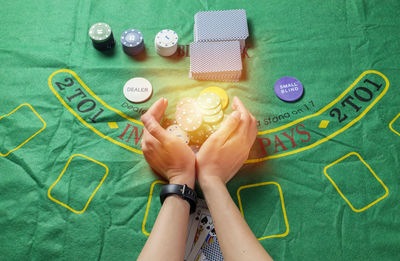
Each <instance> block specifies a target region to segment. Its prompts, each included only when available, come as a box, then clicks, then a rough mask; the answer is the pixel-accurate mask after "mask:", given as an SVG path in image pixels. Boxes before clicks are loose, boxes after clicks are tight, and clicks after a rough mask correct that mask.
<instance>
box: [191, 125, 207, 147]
mask: <svg viewBox="0 0 400 261" xmlns="http://www.w3.org/2000/svg"><path fill="white" fill-rule="evenodd" d="M211 134H212V127H211V126H210V125H208V124H203V125H202V126H201V127H200V128H198V129H197V130H195V131H193V132H189V133H188V135H189V138H190V142H191V143H192V144H203V143H204V142H205V141H206V140H207V138H208V137H210V135H211Z"/></svg>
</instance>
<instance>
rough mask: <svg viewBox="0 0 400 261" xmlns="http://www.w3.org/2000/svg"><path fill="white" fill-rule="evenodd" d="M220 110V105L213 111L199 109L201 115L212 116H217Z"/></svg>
mask: <svg viewBox="0 0 400 261" xmlns="http://www.w3.org/2000/svg"><path fill="white" fill-rule="evenodd" d="M221 109H222V106H221V104H220V105H218V106H217V108H215V109H209V110H205V109H201V112H202V113H203V115H206V116H212V115H215V114H218V113H219V112H220V111H221Z"/></svg>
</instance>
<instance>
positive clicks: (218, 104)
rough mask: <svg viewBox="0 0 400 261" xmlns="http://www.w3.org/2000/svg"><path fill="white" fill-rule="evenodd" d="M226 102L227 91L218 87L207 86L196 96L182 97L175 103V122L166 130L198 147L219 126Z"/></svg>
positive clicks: (227, 100) (195, 147) (193, 147)
mask: <svg viewBox="0 0 400 261" xmlns="http://www.w3.org/2000/svg"><path fill="white" fill-rule="evenodd" d="M228 103H229V98H228V95H227V93H226V92H225V91H224V90H223V89H221V88H219V87H208V88H206V89H204V90H203V91H201V92H200V94H199V96H198V97H197V98H184V99H182V100H181V101H179V102H178V104H177V105H176V112H175V120H176V124H173V125H170V126H168V127H167V131H169V132H171V133H172V134H173V135H175V136H176V137H178V138H180V139H182V140H183V141H184V142H185V143H186V144H188V145H190V146H191V147H192V149H194V150H195V149H198V148H199V146H200V145H201V144H203V143H204V141H205V140H206V139H207V138H208V137H209V136H210V135H211V134H212V133H214V132H215V131H216V130H217V129H218V128H219V126H220V123H221V122H222V121H223V119H224V116H225V114H224V109H225V108H226V107H227V106H228Z"/></svg>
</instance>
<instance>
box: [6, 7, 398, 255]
mask: <svg viewBox="0 0 400 261" xmlns="http://www.w3.org/2000/svg"><path fill="white" fill-rule="evenodd" d="M230 9H244V10H245V11H246V15H247V23H248V30H249V36H248V38H247V39H246V40H245V43H244V46H243V49H242V53H241V59H242V66H243V68H242V72H241V76H240V79H239V81H214V80H196V79H193V78H190V77H189V70H190V63H191V55H190V44H191V43H192V42H194V40H193V39H194V38H193V37H194V36H193V33H194V27H195V23H194V21H195V20H194V16H195V14H196V13H198V12H200V11H211V10H230ZM0 16H1V17H2V19H1V20H2V21H1V25H2V26H1V28H2V30H1V34H0V39H1V41H0V60H1V63H0V67H1V70H0V77H1V83H0V101H1V102H0V260H135V259H136V258H137V257H138V255H139V253H140V251H141V249H142V248H143V246H144V244H145V242H146V240H147V238H148V236H149V234H150V232H151V229H152V227H153V224H154V222H155V220H156V217H157V214H158V211H159V210H160V208H161V203H160V200H159V192H160V189H161V187H162V186H163V184H165V181H163V180H162V179H160V178H159V177H158V176H157V175H155V174H154V173H153V171H152V170H151V168H150V167H149V166H148V164H147V162H146V161H145V158H144V156H143V152H142V150H141V146H140V141H141V138H142V136H143V128H144V127H143V123H142V122H141V121H140V117H141V116H142V115H143V114H144V113H145V112H146V111H147V110H148V109H149V107H150V106H151V104H153V103H154V102H155V101H157V100H158V99H159V98H161V97H165V98H167V99H168V103H169V105H168V108H167V110H166V113H165V117H164V120H163V123H162V124H165V125H168V124H167V123H168V122H172V121H174V120H175V119H174V118H175V116H176V114H175V110H176V106H177V104H178V103H179V101H181V100H182V99H185V98H188V97H189V98H194V99H195V98H196V97H198V96H199V95H200V94H201V93H202V91H203V90H204V89H206V88H209V87H218V88H220V89H222V90H223V91H224V92H225V93H226V94H227V96H228V100H225V102H227V106H226V108H225V110H224V114H225V115H229V114H230V113H231V112H232V108H231V105H232V101H233V97H234V96H237V97H239V98H240V99H241V101H242V102H243V103H244V104H245V106H246V107H247V108H248V109H249V111H250V112H251V113H252V114H253V115H254V116H255V118H256V119H257V127H258V135H257V138H256V140H255V142H254V144H253V146H252V148H251V151H250V153H249V157H248V159H247V160H246V162H245V164H244V165H243V167H242V168H241V169H240V171H239V173H238V174H237V175H236V176H235V177H234V178H233V179H232V180H231V181H230V182H229V183H228V184H227V187H228V190H229V192H230V194H231V196H232V198H233V200H234V202H235V203H236V204H237V206H238V208H239V210H240V212H241V213H242V215H243V217H244V218H245V220H246V221H247V223H248V224H249V226H250V228H251V230H252V231H253V232H254V234H255V235H256V237H257V238H258V240H259V242H260V243H261V244H262V246H263V247H264V248H265V249H266V250H267V251H268V253H269V254H270V255H271V256H272V258H274V259H275V260H322V259H323V260H399V257H400V217H399V213H400V212H399V211H400V207H399V201H400V194H399V193H400V89H399V88H400V87H398V85H400V2H399V1H398V0H390V1H389V0H388V1H377V0H369V1H361V0H352V1H333V0H330V1H315V0H310V1H304V0H301V1H288V0H284V1H282V0H281V1H278V0H254V1H240V0H224V1H215V0H209V1H156V0H148V1H136V0H133V1H121V0H115V1H104V0H98V1H59V0H56V1H44V0H36V1H21V0H15V1H3V4H2V7H1V9H0ZM100 22H101V23H106V24H108V25H109V26H110V29H111V30H112V35H113V38H114V40H115V41H114V42H112V41H111V40H110V41H111V42H109V43H108V44H109V45H108V46H107V47H106V49H107V48H108V49H107V50H100V49H101V48H99V45H101V44H102V42H101V41H103V40H102V39H100V40H99V39H97V40H98V42H99V43H97V45H96V43H95V42H94V40H93V38H92V39H91V36H90V35H89V29H90V28H91V26H92V25H94V24H96V23H100ZM107 28H108V27H107ZM128 29H135V31H131V32H138V31H140V33H141V37H142V38H141V42H140V43H138V45H137V48H136V49H132V45H129V44H127V45H124V43H122V42H123V41H121V37H120V36H121V34H123V33H124V32H125V31H127V30H128ZM164 29H170V30H173V31H174V32H176V34H177V35H178V36H179V40H178V42H177V43H175V48H176V51H175V52H173V54H172V55H164V56H163V55H160V52H161V51H164V52H168V51H170V50H171V49H168V48H167V49H165V50H164V49H162V50H161V49H160V48H161V47H159V49H157V46H155V40H154V39H155V37H156V35H157V33H158V32H160V31H161V30H164ZM106 30H108V29H106ZM168 32H169V31H168ZM126 39H127V40H129V39H128V37H127V36H126ZM123 45H124V46H123ZM135 77H141V78H144V79H145V80H147V81H146V83H147V82H149V83H150V84H151V85H150V86H151V87H152V90H151V93H150V94H151V97H150V98H147V99H142V100H141V101H140V102H132V101H131V100H128V99H127V97H125V95H124V85H125V84H126V83H127V81H128V80H130V79H132V78H135ZM282 77H294V78H296V79H297V80H298V81H299V83H301V85H302V87H303V88H304V92H303V94H302V96H301V98H300V99H298V100H297V101H293V102H288V101H284V100H282V99H281V98H280V97H279V96H281V95H282V94H283V95H285V94H284V93H281V95H279V93H278V94H277V93H275V90H274V85H276V83H277V81H278V79H281V78H282ZM143 88H144V87H143ZM136 98H137V97H136ZM165 127H167V126H165ZM197 192H198V193H199V195H200V197H201V196H202V193H201V190H200V187H199V186H198V185H197ZM171 240H173V238H172V239H171Z"/></svg>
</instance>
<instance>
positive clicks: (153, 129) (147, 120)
mask: <svg viewBox="0 0 400 261" xmlns="http://www.w3.org/2000/svg"><path fill="white" fill-rule="evenodd" d="M142 121H143V124H144V127H145V128H146V130H147V131H148V132H149V133H150V134H151V135H152V136H153V137H154V138H156V139H157V140H158V141H159V142H160V143H164V142H165V141H166V140H168V138H169V136H168V133H167V131H166V130H164V129H163V127H161V125H160V123H159V122H158V121H156V119H154V117H151V116H149V117H142Z"/></svg>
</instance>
